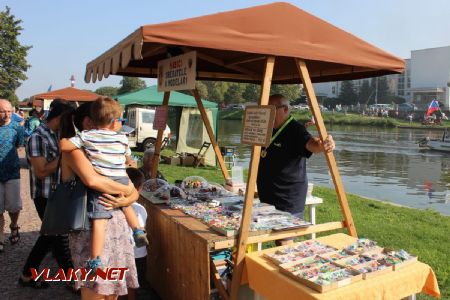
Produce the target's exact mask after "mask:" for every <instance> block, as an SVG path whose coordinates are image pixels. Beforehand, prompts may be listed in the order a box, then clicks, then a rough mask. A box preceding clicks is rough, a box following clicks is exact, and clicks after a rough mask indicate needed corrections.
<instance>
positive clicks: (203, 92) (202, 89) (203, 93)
mask: <svg viewBox="0 0 450 300" xmlns="http://www.w3.org/2000/svg"><path fill="white" fill-rule="evenodd" d="M195 87H196V88H197V90H198V93H199V94H200V98H202V99H208V87H207V86H206V84H204V83H203V82H201V81H197V82H196V83H195Z"/></svg>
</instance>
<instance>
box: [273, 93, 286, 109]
mask: <svg viewBox="0 0 450 300" xmlns="http://www.w3.org/2000/svg"><path fill="white" fill-rule="evenodd" d="M269 104H270V105H286V106H289V100H288V99H286V97H284V96H283V95H282V94H273V95H271V96H270V97H269ZM288 108H289V107H288Z"/></svg>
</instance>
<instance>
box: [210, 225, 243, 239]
mask: <svg viewBox="0 0 450 300" xmlns="http://www.w3.org/2000/svg"><path fill="white" fill-rule="evenodd" d="M208 226H209V227H210V228H211V229H212V230H214V231H215V232H217V233H220V234H222V235H224V236H226V237H233V236H235V235H237V234H238V233H239V232H238V231H237V230H234V229H224V228H220V227H216V226H211V225H208Z"/></svg>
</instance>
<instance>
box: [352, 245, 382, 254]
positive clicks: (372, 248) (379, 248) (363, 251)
mask: <svg viewBox="0 0 450 300" xmlns="http://www.w3.org/2000/svg"><path fill="white" fill-rule="evenodd" d="M344 250H345V251H347V252H349V253H352V254H354V255H357V254H362V253H365V252H382V251H383V250H384V248H382V247H380V246H373V247H370V248H362V249H360V250H348V249H344Z"/></svg>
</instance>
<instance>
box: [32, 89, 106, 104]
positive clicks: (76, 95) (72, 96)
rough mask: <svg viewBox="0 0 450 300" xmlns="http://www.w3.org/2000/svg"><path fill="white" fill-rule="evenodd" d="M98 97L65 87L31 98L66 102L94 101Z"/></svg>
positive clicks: (87, 92)
mask: <svg viewBox="0 0 450 300" xmlns="http://www.w3.org/2000/svg"><path fill="white" fill-rule="evenodd" d="M98 97H100V95H97V94H95V93H92V92H89V91H84V90H79V89H76V88H73V87H67V88H64V89H60V90H55V91H51V92H48V93H42V94H37V95H34V96H33V99H34V100H42V99H62V100H66V101H80V102H85V101H95V100H96V99H97V98H98Z"/></svg>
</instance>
